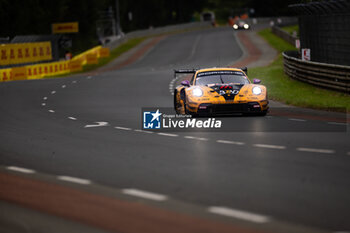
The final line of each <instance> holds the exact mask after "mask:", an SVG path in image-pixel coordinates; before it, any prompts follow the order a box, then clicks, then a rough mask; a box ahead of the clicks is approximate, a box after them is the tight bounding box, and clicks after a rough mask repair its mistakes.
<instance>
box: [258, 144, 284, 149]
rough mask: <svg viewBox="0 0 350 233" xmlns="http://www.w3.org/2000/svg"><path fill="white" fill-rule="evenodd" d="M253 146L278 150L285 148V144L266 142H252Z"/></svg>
mask: <svg viewBox="0 0 350 233" xmlns="http://www.w3.org/2000/svg"><path fill="white" fill-rule="evenodd" d="M253 146H254V147H259V148H268V149H278V150H283V149H286V147H285V146H278V145H268V144H253Z"/></svg>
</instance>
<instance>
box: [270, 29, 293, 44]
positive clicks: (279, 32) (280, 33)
mask: <svg viewBox="0 0 350 233" xmlns="http://www.w3.org/2000/svg"><path fill="white" fill-rule="evenodd" d="M271 31H272V33H273V34H275V35H276V36H279V37H281V38H282V39H283V40H285V41H287V42H288V43H290V44H291V45H293V46H295V41H296V40H297V39H298V38H297V37H295V36H293V35H291V34H289V33H288V32H286V31H285V30H283V29H282V28H280V27H277V26H273V27H271Z"/></svg>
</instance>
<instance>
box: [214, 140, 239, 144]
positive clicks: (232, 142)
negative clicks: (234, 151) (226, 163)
mask: <svg viewBox="0 0 350 233" xmlns="http://www.w3.org/2000/svg"><path fill="white" fill-rule="evenodd" d="M216 142H217V143H224V144H233V145H244V144H245V143H244V142H235V141H227V140H216Z"/></svg>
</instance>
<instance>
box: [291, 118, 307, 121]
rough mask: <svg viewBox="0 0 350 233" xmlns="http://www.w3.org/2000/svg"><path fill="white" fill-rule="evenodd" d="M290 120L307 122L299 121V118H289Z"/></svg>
mask: <svg viewBox="0 0 350 233" xmlns="http://www.w3.org/2000/svg"><path fill="white" fill-rule="evenodd" d="M288 120H290V121H302V122H303V121H306V120H304V119H298V118H288Z"/></svg>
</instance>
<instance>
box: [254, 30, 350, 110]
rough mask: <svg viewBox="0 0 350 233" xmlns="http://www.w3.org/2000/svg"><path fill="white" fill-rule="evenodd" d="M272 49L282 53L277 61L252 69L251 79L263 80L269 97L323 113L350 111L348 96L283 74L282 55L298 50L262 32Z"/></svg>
mask: <svg viewBox="0 0 350 233" xmlns="http://www.w3.org/2000/svg"><path fill="white" fill-rule="evenodd" d="M259 35H260V36H261V37H263V38H264V39H265V40H266V41H267V42H268V43H269V44H270V45H271V46H272V47H274V48H275V49H277V51H279V52H280V53H279V55H278V57H277V58H276V60H275V61H274V62H273V63H272V64H270V65H269V66H266V67H256V68H251V69H249V76H250V77H251V78H252V79H253V78H259V79H261V80H262V84H264V85H265V86H266V87H267V89H268V92H269V98H270V99H272V100H277V101H280V102H283V103H286V104H289V105H294V106H299V107H307V108H314V109H322V110H331V111H332V110H333V111H334V110H337V111H342V110H341V109H343V111H348V112H349V111H350V96H349V95H347V94H343V93H339V92H335V91H328V90H325V89H320V88H317V87H314V86H312V85H309V84H306V83H303V82H300V81H296V80H293V79H291V78H289V77H288V76H287V75H286V74H285V73H284V71H283V57H282V54H281V53H282V52H283V51H287V50H295V48H294V47H293V46H292V45H290V44H289V43H287V42H286V41H284V40H283V39H281V38H279V37H277V36H275V35H274V34H273V33H272V32H271V31H270V29H265V30H262V31H260V32H259Z"/></svg>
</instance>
